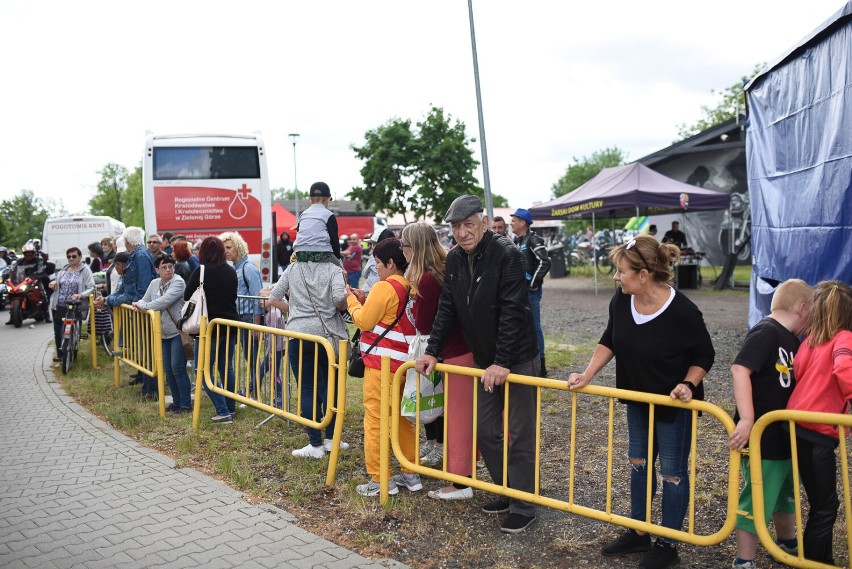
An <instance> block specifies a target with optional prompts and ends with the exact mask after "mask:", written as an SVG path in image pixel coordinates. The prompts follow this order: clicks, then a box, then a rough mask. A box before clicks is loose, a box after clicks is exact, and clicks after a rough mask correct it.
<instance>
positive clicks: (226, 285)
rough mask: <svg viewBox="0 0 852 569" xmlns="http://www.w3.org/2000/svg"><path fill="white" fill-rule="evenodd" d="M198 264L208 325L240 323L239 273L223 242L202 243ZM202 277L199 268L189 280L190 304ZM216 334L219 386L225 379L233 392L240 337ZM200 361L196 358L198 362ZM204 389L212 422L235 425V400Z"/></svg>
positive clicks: (186, 293)
mask: <svg viewBox="0 0 852 569" xmlns="http://www.w3.org/2000/svg"><path fill="white" fill-rule="evenodd" d="M198 260H199V262H200V263H201V266H202V267H204V296H205V298H206V299H207V319H208V321H210V320H213V319H214V318H223V319H226V320H239V314H237V273H236V271H234V268H233V267H232V266H231V265H229V264H228V263H227V262H225V245H224V244H223V243H222V241H221V239H219V238H218V237H208V238H207V239H205V240H204V241H203V242H202V243H201V249H200V250H199V252H198ZM200 274H201V268H200V267H199V268H198V269H195V271H193V273H192V275H191V276H190V277H189V282H188V283H187V285H186V289H185V290H184V294H183V298H184V300H189V299H190V297H192V293H193V292H195V290H196V289H197V288H198V282H199V276H200ZM209 332H210V331H209V330H208V333H209ZM213 334H214V337H215V339H216V342H217V344H216V355H215V356H213V357H214V358H215V360H216V362H217V364H218V365H217V368H218V370H219V382H220V383H219V384H218V385H219V387H221V382H222V380H223V379H224V381H225V389H227V390H228V391H234V384H235V381H234V346H235V345H236V342H237V334H235V333H233V332H232V333H230V334H226V333H225V330H221V333H217V331H216V330H215V329H214V330H213ZM196 349H197V347H196ZM197 360H198V358H197V357H196V362H197ZM226 360H227V361H226ZM226 364H227V365H226ZM196 365H197V363H196ZM226 368H227V369H226ZM202 385H203V386H204V391H206V392H207V395H208V396H209V397H210V401H212V402H213V406H214V407H215V408H216V415H215V416H214V417H213V418H211V419H210V420H211V421H213V422H214V423H230V422H231V421H232V418H231V415H233V414H234V413H235V412H236V407H235V402H234V400H233V399H230V398H227V397H224V396H223V395H220V394H218V393H214V392H213V391H211V390H209V389H208V388H207V382H204V383H203V384H202Z"/></svg>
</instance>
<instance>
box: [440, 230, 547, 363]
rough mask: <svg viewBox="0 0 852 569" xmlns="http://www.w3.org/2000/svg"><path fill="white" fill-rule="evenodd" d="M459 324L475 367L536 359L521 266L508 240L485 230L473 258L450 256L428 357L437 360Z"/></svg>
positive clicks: (457, 253) (458, 253)
mask: <svg viewBox="0 0 852 569" xmlns="http://www.w3.org/2000/svg"><path fill="white" fill-rule="evenodd" d="M457 323H458V325H459V327H460V328H461V331H462V335H463V336H464V340H465V342H466V343H467V345H468V347H469V348H470V351H471V352H473V360H474V362H475V363H476V366H477V367H480V368H487V367H488V366H490V365H491V364H497V365H499V366H502V367H505V368H511V367H512V366H513V365H516V364H520V363H524V362H528V361H530V360H533V359H535V358H537V357H538V344H537V342H536V335H535V328H534V326H533V319H532V311H531V310H530V302H529V296H528V294H527V281H526V277H525V276H524V263H523V259H522V257H521V252H520V251H519V250H518V249H517V248H516V247H515V245H514V244H513V243H512V241H511V240H510V239H509V238H508V237H500V236H497V235H495V234H494V233H493V232H492V231H491V230H487V231H486V232H485V235H483V237H482V240H481V241H480V242H479V244H478V245H477V247H476V249H474V250H473V251H472V252H471V253H467V252H466V251H464V250H463V249H462V248H461V247H455V248H454V249H452V250H451V251H450V253H449V255H448V256H447V269H446V273H445V275H444V288H443V290H442V292H441V299H440V301H439V302H438V312H437V314H436V315H435V322H434V324H433V326H432V333H431V334H430V336H429V345H428V346H427V347H426V353H427V354H429V355H431V356H434V357H436V358H437V357H438V354H440V353H441V348H443V346H444V342H445V341H446V339H447V338H449V337H450V335H451V334H452V332H453V329H454V328H455V326H456V324H457Z"/></svg>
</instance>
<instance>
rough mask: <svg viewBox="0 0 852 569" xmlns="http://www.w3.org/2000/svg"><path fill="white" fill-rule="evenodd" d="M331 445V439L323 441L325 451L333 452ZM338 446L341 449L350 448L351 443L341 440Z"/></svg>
mask: <svg viewBox="0 0 852 569" xmlns="http://www.w3.org/2000/svg"><path fill="white" fill-rule="evenodd" d="M331 445H332V441H331V439H325V440H324V441H323V442H322V448H324V449H325V452H331ZM338 448H339V449H340V450H349V443H344V442H343V441H340V446H339V447H338Z"/></svg>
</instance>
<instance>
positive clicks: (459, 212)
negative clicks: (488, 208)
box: [444, 196, 484, 223]
mask: <svg viewBox="0 0 852 569" xmlns="http://www.w3.org/2000/svg"><path fill="white" fill-rule="evenodd" d="M483 209H484V208H483V206H482V200H481V199H479V198H478V197H476V196H459V197H457V198H456V199H454V200H453V203H451V204H450V209H448V210H447V215H445V216H444V221H446V222H447V223H455V222H456V221H461V220H463V219H467V218H468V217H470V216H471V215H473V214H474V213H481V212H482V210H483Z"/></svg>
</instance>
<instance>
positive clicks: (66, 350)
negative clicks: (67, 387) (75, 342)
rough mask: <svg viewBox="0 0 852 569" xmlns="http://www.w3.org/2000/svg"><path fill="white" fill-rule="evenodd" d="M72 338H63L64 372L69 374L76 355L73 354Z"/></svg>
mask: <svg viewBox="0 0 852 569" xmlns="http://www.w3.org/2000/svg"><path fill="white" fill-rule="evenodd" d="M71 352H72V346H71V338H65V339H64V340H62V374H63V375H67V374H68V370H69V369H71V364H72V363H73V362H74V356H73V355H72V354H71Z"/></svg>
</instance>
